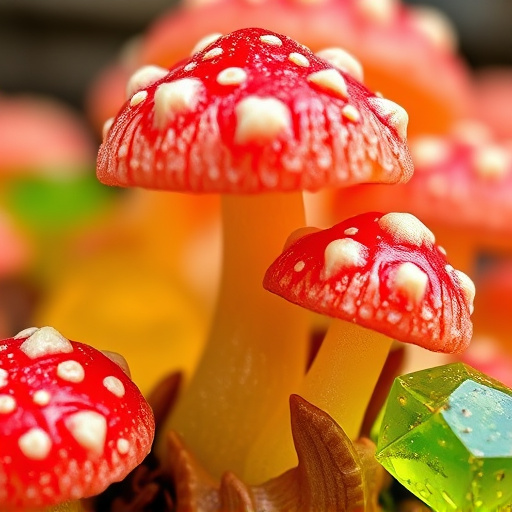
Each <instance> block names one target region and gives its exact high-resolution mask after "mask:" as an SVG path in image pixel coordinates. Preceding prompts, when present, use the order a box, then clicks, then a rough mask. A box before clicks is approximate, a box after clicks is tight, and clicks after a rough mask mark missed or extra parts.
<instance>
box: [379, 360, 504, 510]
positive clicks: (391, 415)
mask: <svg viewBox="0 0 512 512" xmlns="http://www.w3.org/2000/svg"><path fill="white" fill-rule="evenodd" d="M511 425H512V390H511V389H510V388H508V387H506V386H504V385H503V384H502V383H501V382H498V381H497V380H494V379H492V378H491V377H489V376H487V375H485V374H483V373H481V372H479V371H477V370H475V369H473V368H471V367H470V366H467V365H465V364H463V363H453V364H449V365H444V366H439V367H437V368H430V369H426V370H422V371H419V372H415V373H410V374H407V375H402V376H400V377H398V378H397V379H395V382H394V384H393V386H392V388H391V390H390V392H389V396H388V399H387V402H386V405H385V408H384V411H383V416H382V422H381V425H380V431H379V436H378V443H377V453H376V457H377V460H378V461H379V462H380V463H381V464H382V465H383V466H384V467H385V468H386V469H387V470H388V471H389V472H390V473H391V474H392V475H393V476H394V477H395V478H396V479H397V480H398V481H399V482H400V483H401V484H402V485H404V486H405V487H406V488H408V489H409V490H410V491H411V492H412V493H414V494H415V495H416V496H417V497H418V498H420V499H421V500H423V501H424V502H425V503H426V504H427V505H429V507H431V508H432V510H436V511H440V512H443V511H446V512H448V511H452V510H457V511H461V512H473V511H475V510H482V511H491V510H500V511H505V510H509V508H510V504H511V503H512V486H511V485H510V474H511V472H512V459H511V457H510V453H511V451H512V427H511Z"/></svg>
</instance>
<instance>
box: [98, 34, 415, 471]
mask: <svg viewBox="0 0 512 512" xmlns="http://www.w3.org/2000/svg"><path fill="white" fill-rule="evenodd" d="M130 83H131V85H130V87H131V91H132V93H133V95H132V97H131V99H130V100H129V102H127V104H126V105H125V106H124V108H123V109H122V110H121V112H120V114H119V115H118V116H117V118H116V119H115V120H114V121H113V123H109V125H108V126H107V128H108V129H107V131H106V138H105V140H104V143H103V144H102V146H101V148H100V151H99V156H98V177H99V179H100V181H102V182H103V183H106V184H109V185H121V186H132V185H136V186H142V187H147V188H157V189H168V190H179V191H188V192H210V193H211V192H218V193H223V194H224V195H223V197H222V214H223V236H224V244H223V249H224V253H223V258H224V261H223V276H222V282H221V286H220V295H219V299H218V305H217V312H216V316H215V319H214V322H213V327H212V330H211V334H210V338H209V340H208V342H207V346H206V349H205V351H204V354H203V357H202V360H201V362H200V364H199V368H198V370H197V372H196V375H195V377H194V378H193V379H192V382H191V384H190V387H189V388H188V390H187V392H186V393H185V394H184V396H183V399H182V400H181V402H180V403H179V404H178V405H177V408H176V411H175V412H174V417H173V420H172V423H173V427H174V428H175V429H176V430H177V431H178V432H180V434H182V435H183V436H184V437H185V440H186V442H187V444H189V446H191V448H192V449H193V450H194V451H195V453H196V454H197V456H198V457H199V459H200V460H201V461H202V462H203V463H208V464H210V467H209V470H210V471H212V472H213V474H216V475H219V474H220V473H221V472H222V471H223V470H224V469H226V468H229V469H231V470H233V471H237V470H240V469H241V466H242V460H243V457H244V452H245V450H246V449H247V447H248V446H249V444H250V442H251V441H252V440H253V439H254V437H255V434H256V432H258V431H259V430H260V428H261V426H262V424H263V423H265V421H266V419H267V415H268V411H269V410H271V409H272V406H273V404H275V403H276V400H277V401H279V399H280V398H281V401H282V402H283V404H285V403H286V402H287V398H288V395H289V394H290V392H291V390H292V389H293V387H294V386H295V385H296V384H297V383H298V382H299V381H300V379H301V377H302V374H303V371H304V367H305V359H306V345H307V342H306V339H305V338H306V333H307V327H306V316H305V315H304V316H303V314H302V313H299V314H298V312H297V311H291V310H292V309H293V308H289V307H286V306H284V307H283V306H282V305H280V304H279V301H278V300H269V299H268V297H267V296H268V294H265V292H264V290H262V289H261V278H262V276H263V274H264V272H265V269H266V268H267V267H268V265H269V264H270V262H271V261H272V258H273V254H275V253H276V252H277V251H278V250H279V249H278V248H279V247H280V245H281V243H282V240H283V239H284V237H285V236H286V234H284V231H287V233H289V232H290V231H291V230H292V229H296V228H297V227H299V226H300V225H304V212H303V204H302V190H303V189H309V190H318V189H320V188H322V187H326V186H346V185H350V184H353V183H358V182H361V181H383V182H399V181H405V180H407V179H408V178H409V177H410V174H411V172H412V168H411V164H410V157H409V154H408V150H407V146H406V142H405V136H406V125H407V114H406V113H405V111H404V110H403V109H402V108H401V107H399V106H398V105H396V104H395V103H393V102H392V101H390V100H387V99H383V98H380V97H377V96H375V95H374V94H373V93H371V92H370V91H368V90H367V89H366V88H365V87H364V86H363V85H362V84H360V83H359V82H358V81H357V80H355V79H354V78H352V77H351V76H350V75H349V74H348V73H345V72H344V71H340V70H339V69H337V68H336V67H334V66H332V65H331V64H329V63H328V62H327V61H325V60H322V59H320V58H318V57H316V56H315V55H313V54H312V53H311V52H310V51H309V50H308V49H307V48H305V47H304V46H303V45H300V44H299V43H297V42H295V41H293V40H292V39H290V38H288V37H286V36H282V35H279V34H276V33H272V32H269V31H267V30H264V29H259V28H253V29H245V30H239V31H236V32H233V33H231V34H228V35H226V36H216V37H214V38H207V39H206V40H203V41H201V42H200V43H199V44H198V45H197V47H196V48H195V50H194V52H193V55H192V57H190V58H189V59H187V60H185V61H182V62H180V63H179V64H177V65H176V66H175V67H173V68H171V69H170V70H169V71H167V70H163V69H161V68H154V67H152V68H149V69H148V68H144V69H142V70H141V71H140V72H138V73H136V74H135V75H134V77H133V79H132V80H131V82H130ZM264 192H265V193H264ZM282 192H287V194H283V193H282ZM174 220H175V219H173V221H174ZM255 311H258V315H255V313H254V312H255ZM205 425H208V428H205Z"/></svg>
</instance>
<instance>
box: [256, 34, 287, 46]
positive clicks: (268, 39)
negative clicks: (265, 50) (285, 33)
mask: <svg viewBox="0 0 512 512" xmlns="http://www.w3.org/2000/svg"><path fill="white" fill-rule="evenodd" d="M260 41H261V42H262V43H265V44H271V45H273V46H281V45H282V44H283V41H281V39H279V37H277V36H273V35H272V34H265V35H263V36H260Z"/></svg>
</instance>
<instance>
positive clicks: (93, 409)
mask: <svg viewBox="0 0 512 512" xmlns="http://www.w3.org/2000/svg"><path fill="white" fill-rule="evenodd" d="M153 436H154V419H153V414H152V411H151V409H150V407H149V405H148V404H147V402H146V401H145V400H144V398H143V397H142V395H141V394H140V392H139V390H138V389H137V387H136V386H135V384H134V383H133V382H132V381H131V380H130V378H129V377H128V376H127V375H126V374H125V372H124V371H123V370H122V369H121V368H120V367H119V366H118V365H117V364H115V363H114V362H113V361H111V360H110V359H109V358H108V357H106V356H105V355H103V354H102V353H101V352H99V351H98V350H95V349H94V348H92V347H90V346H88V345H84V344H82V343H77V342H74V341H69V340H67V339H66V338H64V337H63V336H62V335H61V334H60V333H58V332H57V331H56V330H55V329H53V328H52V327H43V328H41V329H37V328H30V329H26V330H25V331H22V332H21V333H19V334H18V335H16V336H15V337H14V338H9V339H6V340H3V341H1V342H0V437H1V439H2V442H1V443H0V506H1V507H2V509H3V508H4V507H5V508H6V509H9V510H11V509H16V510H19V509H22V508H23V509H25V508H31V509H32V508H36V507H46V506H50V505H54V504H58V503H61V502H65V501H69V500H75V499H78V498H82V497H87V496H91V495H95V494H98V493H99V492H101V491H103V490H104V489H105V488H106V487H107V486H108V485H110V484H111V483H112V482H116V481H118V480H121V479H122V478H124V477H125V476H126V475H127V474H128V473H129V472H130V471H131V470H132V469H133V468H134V467H135V466H136V465H138V464H139V463H140V462H141V461H142V460H143V458H144V457H145V456H146V455H147V454H148V452H149V450H150V447H151V443H152V440H153Z"/></svg>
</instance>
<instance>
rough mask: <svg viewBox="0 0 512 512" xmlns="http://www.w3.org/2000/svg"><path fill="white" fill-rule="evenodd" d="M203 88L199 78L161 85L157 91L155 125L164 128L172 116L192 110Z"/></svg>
mask: <svg viewBox="0 0 512 512" xmlns="http://www.w3.org/2000/svg"><path fill="white" fill-rule="evenodd" d="M202 88H203V84H202V82H201V81H200V80H199V79H197V78H181V79H180V80H175V81H174V82H169V83H165V84H160V85H159V86H158V87H157V88H156V91H155V124H156V125H157V126H158V127H160V128H162V127H164V126H165V124H166V123H167V120H168V118H169V117H170V116H172V114H176V113H179V112H183V111H187V110H192V109H193V108H194V107H195V105H196V103H197V100H198V96H199V92H200V90H201V89H202Z"/></svg>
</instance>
